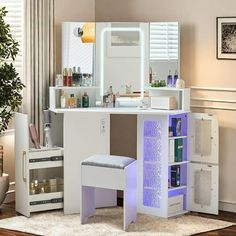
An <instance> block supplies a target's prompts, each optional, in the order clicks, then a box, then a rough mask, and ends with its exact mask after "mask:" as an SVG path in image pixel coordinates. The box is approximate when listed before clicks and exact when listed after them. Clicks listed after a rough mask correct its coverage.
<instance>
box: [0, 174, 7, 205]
mask: <svg viewBox="0 0 236 236" xmlns="http://www.w3.org/2000/svg"><path fill="white" fill-rule="evenodd" d="M8 189H9V176H8V174H3V175H2V176H1V177H0V205H1V204H2V203H3V201H4V200H5V198H6V195H7V192H8Z"/></svg>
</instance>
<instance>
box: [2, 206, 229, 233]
mask: <svg viewBox="0 0 236 236" xmlns="http://www.w3.org/2000/svg"><path fill="white" fill-rule="evenodd" d="M122 214H123V209H122V208H121V207H116V208H104V209H98V210H96V216H94V217H91V218H89V220H88V222H87V224H85V225H80V216H79V215H64V214H63V212H61V211H51V212H46V213H35V214H32V216H31V217H30V218H26V217H24V216H16V217H12V218H8V219H4V220H0V228H5V229H11V230H17V231H22V232H27V233H33V234H38V235H47V236H67V235H68V236H75V235H76V236H77V235H79V236H82V235H89V236H94V235H95V236H104V235H108V236H113V235H127V236H129V235H130V236H133V235H134V236H136V235H137V236H148V235H155V236H180V235H193V234H196V233H200V232H206V231H210V230H215V229H220V228H225V227H228V226H231V225H233V223H230V222H225V221H220V220H212V219H207V218H202V217H198V216H191V215H185V216H181V217H177V218H173V219H163V218H158V217H153V216H148V215H144V214H138V218H137V221H136V223H134V224H133V223H132V224H131V225H130V226H129V229H128V232H124V231H123V230H122Z"/></svg>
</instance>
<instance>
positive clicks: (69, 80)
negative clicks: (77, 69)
mask: <svg viewBox="0 0 236 236" xmlns="http://www.w3.org/2000/svg"><path fill="white" fill-rule="evenodd" d="M67 86H68V87H71V86H72V70H71V68H69V70H68V75H67Z"/></svg>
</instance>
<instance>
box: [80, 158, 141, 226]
mask: <svg viewBox="0 0 236 236" xmlns="http://www.w3.org/2000/svg"><path fill="white" fill-rule="evenodd" d="M96 187H97V188H107V189H116V190H123V191H124V200H123V202H124V204H123V205H124V213H123V229H124V230H127V228H128V225H129V224H130V223H131V222H135V220H136V216H137V161H136V160H135V159H133V158H130V157H123V156H111V155H94V156H91V157H89V158H87V159H86V160H84V161H82V162H81V202H80V222H81V224H83V223H85V221H86V219H87V218H88V217H90V216H93V215H95V198H94V188H96Z"/></svg>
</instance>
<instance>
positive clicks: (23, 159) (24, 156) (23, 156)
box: [22, 151, 26, 182]
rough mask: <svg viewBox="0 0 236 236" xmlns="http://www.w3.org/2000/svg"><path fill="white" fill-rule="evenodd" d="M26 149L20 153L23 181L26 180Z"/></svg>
mask: <svg viewBox="0 0 236 236" xmlns="http://www.w3.org/2000/svg"><path fill="white" fill-rule="evenodd" d="M25 165H26V151H23V155H22V179H23V181H24V182H26V173H25V172H26V166H25Z"/></svg>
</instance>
